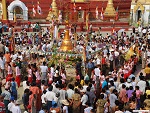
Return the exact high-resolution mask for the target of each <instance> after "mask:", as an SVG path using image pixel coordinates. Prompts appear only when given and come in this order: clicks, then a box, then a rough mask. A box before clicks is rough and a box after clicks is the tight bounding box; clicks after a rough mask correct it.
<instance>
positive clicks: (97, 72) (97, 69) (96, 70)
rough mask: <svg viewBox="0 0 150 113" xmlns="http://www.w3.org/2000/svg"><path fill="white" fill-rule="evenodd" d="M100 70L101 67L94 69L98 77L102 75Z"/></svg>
mask: <svg viewBox="0 0 150 113" xmlns="http://www.w3.org/2000/svg"><path fill="white" fill-rule="evenodd" d="M100 72H101V71H100V69H99V68H95V69H94V73H95V75H96V76H98V77H99V76H100Z"/></svg>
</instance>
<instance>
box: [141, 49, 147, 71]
mask: <svg viewBox="0 0 150 113" xmlns="http://www.w3.org/2000/svg"><path fill="white" fill-rule="evenodd" d="M141 58H142V69H144V68H145V66H146V60H147V53H146V51H145V48H143V49H142V56H141Z"/></svg>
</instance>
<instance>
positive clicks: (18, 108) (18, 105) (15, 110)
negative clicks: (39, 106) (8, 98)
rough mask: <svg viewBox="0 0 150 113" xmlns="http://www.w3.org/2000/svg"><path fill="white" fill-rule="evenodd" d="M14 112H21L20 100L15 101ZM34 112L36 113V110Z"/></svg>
mask: <svg viewBox="0 0 150 113" xmlns="http://www.w3.org/2000/svg"><path fill="white" fill-rule="evenodd" d="M12 113H21V109H20V101H19V100H17V101H16V102H15V106H13V108H12ZM34 113H36V112H34Z"/></svg>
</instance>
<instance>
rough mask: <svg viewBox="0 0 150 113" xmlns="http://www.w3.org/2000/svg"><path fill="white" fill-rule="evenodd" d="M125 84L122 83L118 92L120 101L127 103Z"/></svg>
mask: <svg viewBox="0 0 150 113" xmlns="http://www.w3.org/2000/svg"><path fill="white" fill-rule="evenodd" d="M125 88H126V85H125V84H123V85H122V89H121V90H120V93H119V99H120V101H121V102H123V103H127V102H128V100H129V99H128V97H127V91H126V89H125Z"/></svg>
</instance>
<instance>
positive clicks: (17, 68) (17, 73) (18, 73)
mask: <svg viewBox="0 0 150 113" xmlns="http://www.w3.org/2000/svg"><path fill="white" fill-rule="evenodd" d="M20 75H21V73H20V69H19V66H18V65H16V83H17V85H18V88H19V87H20V81H21V80H20V79H21V78H20Z"/></svg>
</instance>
